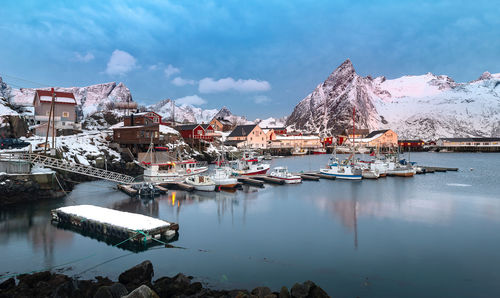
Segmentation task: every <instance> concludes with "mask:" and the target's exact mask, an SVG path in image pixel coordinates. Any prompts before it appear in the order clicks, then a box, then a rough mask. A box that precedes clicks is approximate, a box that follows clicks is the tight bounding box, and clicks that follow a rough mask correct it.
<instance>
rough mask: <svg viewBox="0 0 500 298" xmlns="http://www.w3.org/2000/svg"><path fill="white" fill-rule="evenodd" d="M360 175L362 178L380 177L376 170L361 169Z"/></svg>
mask: <svg viewBox="0 0 500 298" xmlns="http://www.w3.org/2000/svg"><path fill="white" fill-rule="evenodd" d="M361 176H363V179H378V177H380V174H379V173H378V171H377V170H372V169H363V171H362V172H361Z"/></svg>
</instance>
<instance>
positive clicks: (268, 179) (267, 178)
mask: <svg viewBox="0 0 500 298" xmlns="http://www.w3.org/2000/svg"><path fill="white" fill-rule="evenodd" d="M250 177H251V179H256V180H261V181H264V182H267V183H271V184H279V185H283V184H285V180H282V179H277V178H273V177H271V176H269V175H256V176H250Z"/></svg>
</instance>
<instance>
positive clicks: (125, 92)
mask: <svg viewBox="0 0 500 298" xmlns="http://www.w3.org/2000/svg"><path fill="white" fill-rule="evenodd" d="M37 89H43V90H50V88H37ZM54 89H55V90H56V91H61V92H72V93H73V94H74V95H75V99H76V101H77V103H78V108H79V109H80V112H81V113H82V114H83V116H84V117H86V116H88V115H91V114H93V113H95V112H98V111H103V110H106V109H107V108H108V106H109V105H110V104H112V103H115V102H128V101H132V95H131V93H130V90H129V89H128V88H127V86H125V84H123V83H118V84H117V83H116V82H109V83H104V84H97V85H91V86H87V87H55V88H54ZM10 94H11V96H12V103H14V104H16V105H24V106H30V105H32V102H33V97H34V96H35V89H31V88H22V89H12V90H11V92H10Z"/></svg>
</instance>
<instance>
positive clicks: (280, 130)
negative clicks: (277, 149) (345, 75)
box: [262, 126, 287, 135]
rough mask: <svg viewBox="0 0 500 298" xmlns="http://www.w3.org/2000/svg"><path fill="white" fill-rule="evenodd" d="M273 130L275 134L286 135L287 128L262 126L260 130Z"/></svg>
mask: <svg viewBox="0 0 500 298" xmlns="http://www.w3.org/2000/svg"><path fill="white" fill-rule="evenodd" d="M266 129H267V130H273V131H274V134H276V135H286V134H287V130H286V127H267V126H266V127H265V128H263V129H262V130H266Z"/></svg>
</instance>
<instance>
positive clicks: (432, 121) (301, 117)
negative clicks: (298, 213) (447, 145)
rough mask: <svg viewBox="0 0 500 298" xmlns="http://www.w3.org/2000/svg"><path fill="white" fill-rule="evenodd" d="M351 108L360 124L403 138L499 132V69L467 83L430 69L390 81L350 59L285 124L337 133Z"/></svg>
mask: <svg viewBox="0 0 500 298" xmlns="http://www.w3.org/2000/svg"><path fill="white" fill-rule="evenodd" d="M353 108H356V117H355V120H356V127H357V128H368V129H371V130H375V129H383V128H390V129H392V130H394V131H396V132H397V133H398V134H399V136H400V138H423V139H436V138H439V137H473V136H499V135H500V74H490V73H488V72H485V73H483V74H482V75H481V76H480V77H479V78H478V79H477V80H474V81H471V82H468V83H456V82H455V81H454V80H453V79H452V78H450V77H448V76H445V75H440V76H436V75H434V74H431V73H427V74H425V75H419V76H403V77H400V78H397V79H392V80H387V79H386V78H385V77H383V76H382V77H377V78H372V77H370V76H367V77H362V76H359V75H358V74H357V73H356V71H355V70H354V67H353V65H352V63H351V61H350V60H349V59H348V60H346V61H345V62H344V63H342V64H341V65H340V66H339V67H338V68H337V69H335V71H333V72H332V73H331V74H330V75H329V76H328V78H327V79H326V80H325V81H324V82H323V83H321V84H319V85H318V86H317V87H316V89H315V90H314V91H313V92H312V93H311V94H309V95H308V96H307V97H306V98H304V99H303V100H302V101H300V102H299V103H298V104H297V106H296V107H295V109H294V111H293V113H292V114H291V115H290V116H289V117H288V118H287V122H286V125H287V126H289V127H290V128H291V129H296V130H300V131H304V132H314V133H319V134H321V135H324V136H326V135H334V134H336V133H338V132H340V131H342V130H343V129H345V128H350V127H352V112H353Z"/></svg>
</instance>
